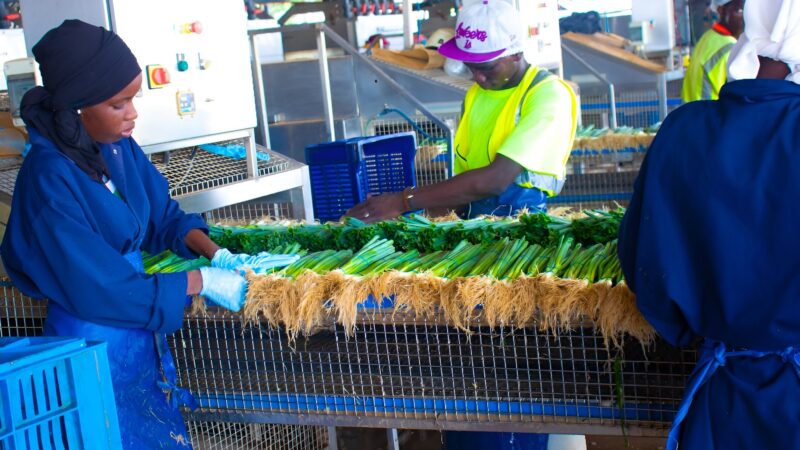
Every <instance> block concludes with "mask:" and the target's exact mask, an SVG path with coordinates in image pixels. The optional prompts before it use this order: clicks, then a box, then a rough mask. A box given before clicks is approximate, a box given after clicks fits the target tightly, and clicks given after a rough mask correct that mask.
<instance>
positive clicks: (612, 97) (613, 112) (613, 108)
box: [608, 83, 617, 130]
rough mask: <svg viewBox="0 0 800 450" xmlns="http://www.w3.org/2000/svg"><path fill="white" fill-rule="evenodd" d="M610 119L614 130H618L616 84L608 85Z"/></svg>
mask: <svg viewBox="0 0 800 450" xmlns="http://www.w3.org/2000/svg"><path fill="white" fill-rule="evenodd" d="M608 113H609V115H610V117H609V118H608V122H609V125H610V126H611V129H612V130H616V129H617V94H616V93H615V92H614V84H613V83H608Z"/></svg>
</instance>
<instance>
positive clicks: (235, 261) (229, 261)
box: [211, 248, 250, 270]
mask: <svg viewBox="0 0 800 450" xmlns="http://www.w3.org/2000/svg"><path fill="white" fill-rule="evenodd" d="M248 258H250V255H248V254H245V253H231V252H230V251H229V250H228V249H227V248H221V249H219V250H217V252H216V253H214V257H213V258H211V267H218V268H220V269H230V270H236V269H237V268H239V267H240V266H242V265H243V264H244V263H245V261H247V259H248Z"/></svg>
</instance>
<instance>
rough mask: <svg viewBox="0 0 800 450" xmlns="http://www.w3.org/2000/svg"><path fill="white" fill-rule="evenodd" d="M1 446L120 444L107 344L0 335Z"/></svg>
mask: <svg viewBox="0 0 800 450" xmlns="http://www.w3.org/2000/svg"><path fill="white" fill-rule="evenodd" d="M0 448H2V449H6V448H7V449H14V448H18V449H23V448H24V449H41V450H44V449H78V448H86V449H89V448H91V449H121V448H122V441H121V438H120V432H119V424H118V421H117V408H116V403H115V401H114V392H113V388H112V386H111V374H110V371H109V368H108V356H107V354H106V344H105V343H98V342H88V343H87V342H86V341H85V340H83V339H79V338H61V337H37V338H27V337H26V338H0Z"/></svg>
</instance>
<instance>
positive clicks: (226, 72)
mask: <svg viewBox="0 0 800 450" xmlns="http://www.w3.org/2000/svg"><path fill="white" fill-rule="evenodd" d="M20 7H21V11H22V15H23V16H24V17H25V27H24V32H25V43H26V46H27V48H28V51H29V53H30V49H31V48H32V47H33V46H34V45H35V44H36V42H38V41H39V39H41V37H42V36H43V35H44V34H45V33H46V32H47V31H48V30H50V29H51V28H54V27H56V26H58V25H59V24H61V22H62V21H63V20H64V19H66V18H76V19H81V20H83V21H84V22H88V23H92V24H94V25H99V26H102V27H104V28H107V29H110V30H113V31H114V32H116V33H117V34H119V36H120V37H122V39H123V40H124V41H125V42H126V43H127V44H128V46H129V47H130V48H131V50H132V51H133V53H134V55H136V58H137V60H138V61H139V64H140V65H141V67H142V75H143V77H142V78H143V81H142V89H141V92H140V93H139V95H137V98H136V99H134V105H135V106H136V109H137V110H138V112H139V118H138V119H137V121H136V130H135V131H134V135H133V136H134V138H135V139H136V140H137V142H139V144H140V145H141V146H142V147H143V148H144V150H145V151H163V150H169V149H171V148H180V147H182V146H185V144H187V141H191V142H192V143H196V142H198V139H199V140H203V138H204V137H208V138H209V139H208V141H211V140H213V139H214V138H219V137H221V136H220V135H227V134H230V133H234V132H249V131H251V130H252V129H253V128H254V127H255V126H256V114H255V97H254V91H253V81H252V75H251V74H252V72H251V67H250V45H249V42H248V37H247V15H246V12H245V9H244V7H243V6H242V4H241V2H235V1H232V2H228V1H224V2H220V1H216V0H169V1H163V0H81V1H79V2H76V1H69V2H67V1H63V0H21V2H20Z"/></svg>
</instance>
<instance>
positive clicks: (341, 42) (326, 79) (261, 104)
mask: <svg viewBox="0 0 800 450" xmlns="http://www.w3.org/2000/svg"><path fill="white" fill-rule="evenodd" d="M288 29H293V30H295V29H314V30H315V31H316V33H317V52H318V57H319V71H320V79H321V95H322V99H323V112H324V121H325V128H326V131H327V134H328V139H329V140H330V141H335V140H336V130H335V126H334V112H333V100H332V98H331V79H330V70H329V66H328V50H327V45H326V39H330V40H331V41H333V42H334V43H335V44H336V45H338V46H339V47H341V48H342V50H344V52H345V53H346V54H348V55H350V56H352V57H353V58H355V59H356V60H357V61H358V62H359V63H361V64H363V65H364V66H365V67H367V68H368V69H369V70H370V71H371V72H373V73H374V74H375V75H376V76H377V77H378V78H379V79H380V80H381V81H382V82H384V83H386V85H387V86H389V87H390V88H391V89H392V90H393V91H394V92H396V93H397V94H398V95H399V96H400V97H401V98H402V99H403V100H405V101H407V102H409V103H410V104H411V105H412V106H413V107H414V108H415V109H416V110H417V111H419V112H420V114H421V115H423V116H424V117H425V118H427V120H428V121H430V122H432V123H434V124H435V125H436V126H438V127H439V128H441V129H442V130H443V132H444V134H445V141H446V144H447V155H448V165H449V173H452V172H453V157H452V154H453V132H452V130H451V129H450V127H448V125H447V124H446V123H445V122H444V121H443V120H442V119H441V118H440V117H438V116H437V115H436V114H434V113H433V112H431V111H430V109H429V108H428V107H427V106H426V105H425V104H424V103H422V102H421V101H420V100H419V99H418V98H416V97H415V96H414V95H413V94H412V93H411V92H409V91H408V89H406V88H405V87H403V86H402V85H400V84H399V83H398V82H397V81H395V80H394V79H393V78H392V77H391V76H389V75H388V74H387V73H386V72H385V71H384V70H383V69H381V68H380V67H379V66H378V65H377V64H375V62H373V61H372V60H371V59H370V58H368V57H367V56H365V55H363V54H361V53H359V51H358V50H357V49H356V48H354V47H353V46H352V45H350V43H349V42H348V41H347V40H346V39H344V38H342V37H341V36H339V35H338V34H337V33H336V32H335V31H334V30H333V29H331V28H330V27H329V26H327V25H326V24H324V23H320V24H314V25H297V26H292V27H283V28H270V29H263V30H250V31H248V34H249V36H250V46H251V50H252V55H251V56H252V61H253V67H252V69H253V80H254V84H255V86H254V87H255V93H256V115H257V117H258V123H259V126H261V129H262V130H263V136H261V138H262V139H263V140H264V142H266V143H267V144H266V146H267V147H269V144H268V143H269V129H268V120H267V105H266V97H265V92H264V84H263V83H264V82H263V80H264V77H263V72H262V67H261V62H260V60H259V56H258V50H257V46H256V40H255V37H256V36H258V35H260V34H267V33H279V32H282V31H284V30H288Z"/></svg>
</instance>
